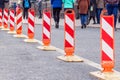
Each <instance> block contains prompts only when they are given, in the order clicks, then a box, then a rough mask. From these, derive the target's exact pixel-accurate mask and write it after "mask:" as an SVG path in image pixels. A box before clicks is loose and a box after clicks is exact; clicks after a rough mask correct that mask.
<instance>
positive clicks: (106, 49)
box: [102, 40, 113, 60]
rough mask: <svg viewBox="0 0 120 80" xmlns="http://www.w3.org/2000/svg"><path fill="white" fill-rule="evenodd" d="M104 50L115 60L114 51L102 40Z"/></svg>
mask: <svg viewBox="0 0 120 80" xmlns="http://www.w3.org/2000/svg"><path fill="white" fill-rule="evenodd" d="M102 50H103V51H104V52H105V53H106V54H107V55H108V56H109V57H110V59H112V60H113V49H112V48H111V47H110V46H109V45H108V44H107V43H106V42H105V41H104V40H102Z"/></svg>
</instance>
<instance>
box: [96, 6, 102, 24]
mask: <svg viewBox="0 0 120 80" xmlns="http://www.w3.org/2000/svg"><path fill="white" fill-rule="evenodd" d="M102 10H103V8H97V12H96V18H97V23H98V24H100V14H101V12H102Z"/></svg>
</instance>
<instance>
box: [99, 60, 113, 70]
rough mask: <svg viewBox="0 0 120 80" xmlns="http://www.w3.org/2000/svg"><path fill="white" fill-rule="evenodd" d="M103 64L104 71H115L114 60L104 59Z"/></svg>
mask: <svg viewBox="0 0 120 80" xmlns="http://www.w3.org/2000/svg"><path fill="white" fill-rule="evenodd" d="M101 66H102V68H103V70H102V72H113V68H114V62H113V61H102V63H101Z"/></svg>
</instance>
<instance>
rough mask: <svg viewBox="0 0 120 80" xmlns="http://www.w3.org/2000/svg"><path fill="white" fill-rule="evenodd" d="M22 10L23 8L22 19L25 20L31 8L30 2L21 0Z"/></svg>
mask: <svg viewBox="0 0 120 80" xmlns="http://www.w3.org/2000/svg"><path fill="white" fill-rule="evenodd" d="M23 8H24V12H23V18H24V19H25V18H26V19H27V18H28V9H29V8H31V3H30V0H23Z"/></svg>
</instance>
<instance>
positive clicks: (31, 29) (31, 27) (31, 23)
mask: <svg viewBox="0 0 120 80" xmlns="http://www.w3.org/2000/svg"><path fill="white" fill-rule="evenodd" d="M34 35H35V11H34V9H32V8H30V9H29V10H28V39H25V40H24V41H25V42H37V40H35V39H34Z"/></svg>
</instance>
